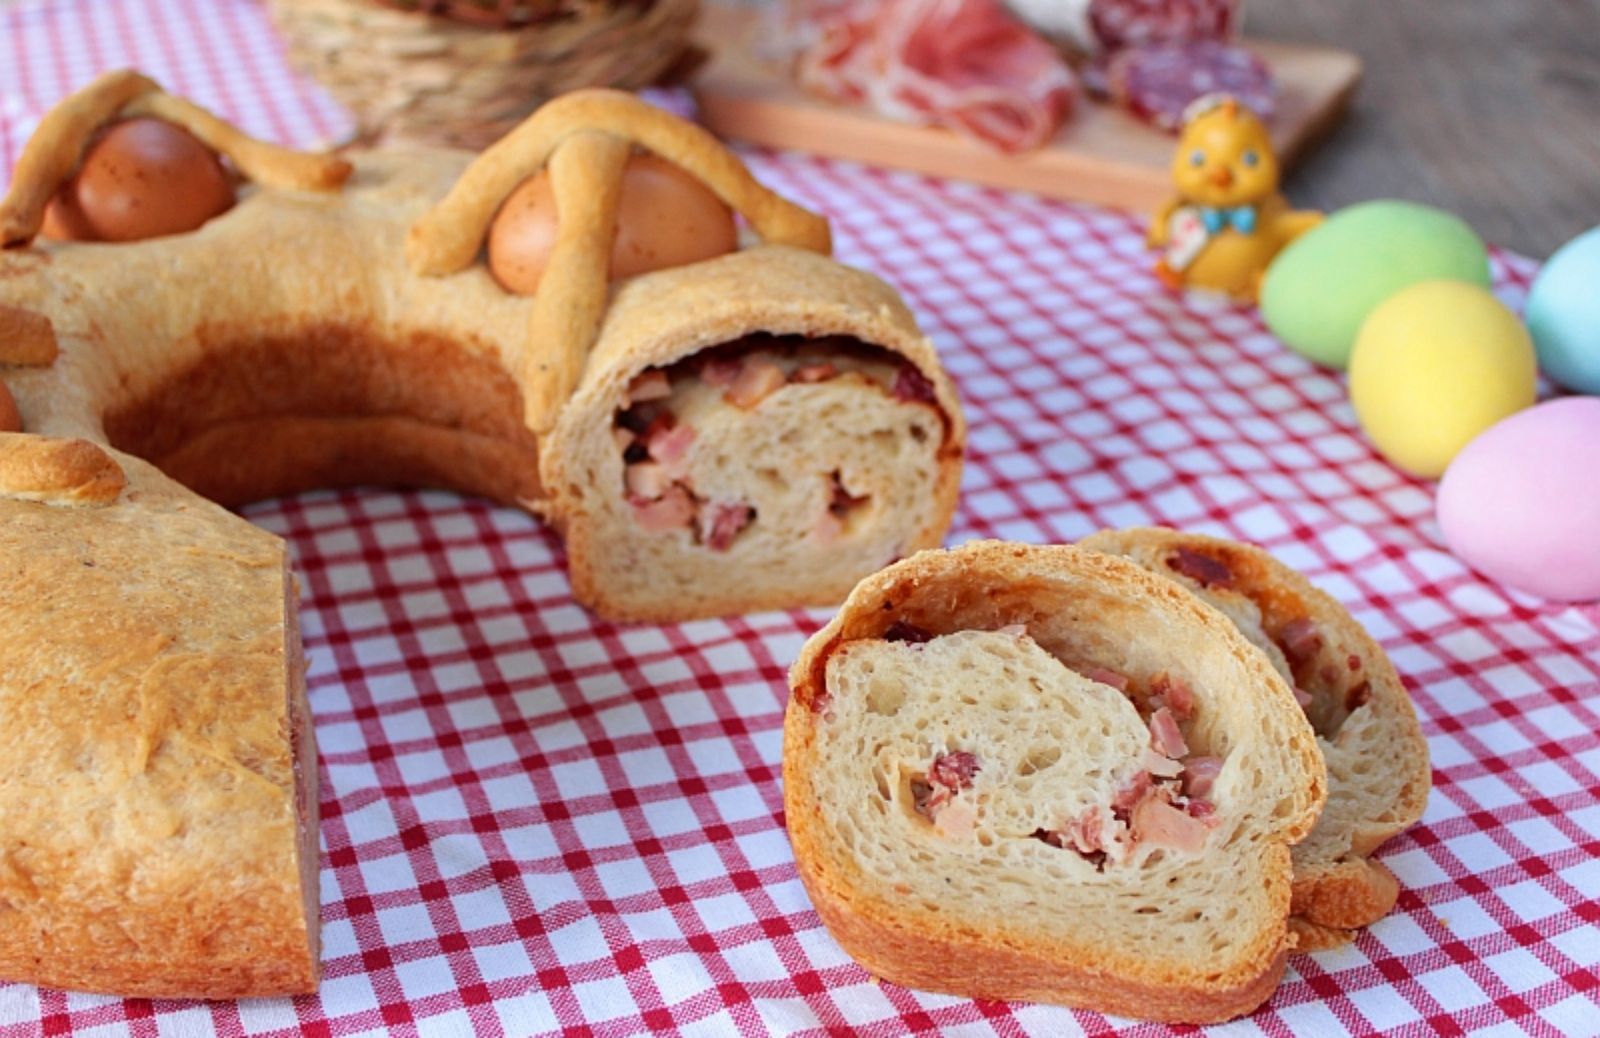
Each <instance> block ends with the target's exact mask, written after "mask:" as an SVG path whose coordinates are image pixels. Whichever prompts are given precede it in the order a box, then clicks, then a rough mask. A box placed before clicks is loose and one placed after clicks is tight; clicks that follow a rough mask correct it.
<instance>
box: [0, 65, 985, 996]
mask: <svg viewBox="0 0 1600 1038" xmlns="http://www.w3.org/2000/svg"><path fill="white" fill-rule="evenodd" d="M133 119H154V120H159V121H161V122H164V123H167V124H170V126H172V127H176V128H178V129H179V130H181V131H182V132H183V133H184V134H187V135H189V136H192V137H193V138H194V139H195V140H197V141H199V142H200V143H201V144H202V145H204V148H205V149H208V150H209V152H210V153H212V154H213V155H216V156H220V157H221V160H222V161H223V162H224V166H225V168H226V170H227V172H228V174H229V176H230V177H231V178H233V181H234V184H233V190H234V191H235V192H236V198H234V199H231V200H230V199H227V198H223V199H220V200H219V199H210V200H208V201H207V204H206V205H205V206H204V207H202V208H201V209H199V210H198V211H195V212H179V213H177V214H175V216H174V219H175V220H176V221H177V222H176V223H174V224H166V223H162V224H159V225H151V226H154V227H155V230H156V231H157V232H159V234H160V236H157V237H144V238H136V240H125V241H111V240H68V241H60V240H47V239H43V238H40V237H38V234H39V232H40V230H41V228H42V226H43V225H44V224H45V221H46V216H47V213H48V212H50V211H51V210H52V208H53V207H54V208H58V209H59V210H60V214H61V215H62V222H61V223H60V226H61V227H64V228H65V230H62V231H61V232H60V233H64V234H68V235H69V236H72V237H78V238H90V239H93V238H108V237H110V236H111V235H110V234H109V233H108V232H105V231H104V227H105V226H107V225H103V224H99V223H96V222H95V220H96V218H97V216H102V215H105V214H106V213H107V212H111V213H112V215H115V211H114V210H106V209H104V208H98V209H97V208H96V207H97V205H99V202H97V201H96V200H95V199H94V197H92V194H93V193H92V191H90V190H88V188H87V187H86V186H85V185H90V184H93V183H97V182H98V179H97V178H99V177H100V174H99V173H96V174H95V175H94V176H91V175H90V170H89V165H90V162H91V160H93V161H95V162H99V161H100V160H101V159H104V158H105V155H104V154H103V153H102V152H101V151H99V150H97V149H101V148H103V147H110V146H111V145H110V144H109V143H108V141H109V138H110V134H109V133H107V132H104V131H105V130H106V128H107V127H116V126H119V125H124V124H125V123H126V122H127V121H129V120H133ZM170 137H171V135H170V134H166V135H165V139H170ZM118 146H119V147H120V146H125V147H127V148H128V149H129V152H130V161H139V162H147V163H151V164H152V165H150V166H149V167H148V168H157V166H158V164H159V160H160V156H161V155H162V154H166V152H164V151H163V150H162V149H163V148H164V147H165V144H164V143H163V140H160V139H158V140H154V141H153V142H152V141H151V140H147V139H143V138H142V137H141V139H139V140H133V141H123V142H121V143H120V144H119V145H118ZM141 149H144V150H141ZM190 150H191V151H192V149H190ZM639 153H648V154H650V155H654V156H656V157H658V158H659V159H661V160H664V161H666V162H669V163H670V164H671V165H672V166H673V167H675V168H676V169H677V170H678V171H680V172H681V173H682V174H684V175H687V176H688V177H691V178H693V179H695V180H697V181H699V182H701V183H703V184H704V185H705V186H706V187H707V188H709V189H710V191H711V193H713V194H714V195H715V196H716V198H717V199H719V200H720V202H721V204H723V205H726V206H727V208H728V210H729V212H730V214H737V217H738V219H739V220H740V221H742V225H743V228H744V230H743V237H744V239H745V241H746V245H745V247H742V248H739V249H736V250H734V251H731V252H725V253H722V254H719V255H714V256H712V257H711V258H705V259H696V260H695V261H694V262H690V263H688V264H686V265H677V266H669V267H666V268H664V269H651V270H650V271H649V272H647V273H643V274H640V275H639V276H636V277H631V278H627V279H620V280H617V279H612V278H611V277H610V274H611V271H610V257H611V252H612V243H613V238H614V235H615V232H616V226H615V222H616V219H617V217H618V213H619V211H620V210H621V209H624V208H625V206H619V196H620V195H621V194H622V192H623V191H624V190H625V187H624V183H623V181H624V170H625V169H626V168H627V166H628V164H629V162H630V160H631V156H633V155H635V154H639ZM113 158H117V160H118V161H120V160H121V158H120V156H113ZM106 161H107V162H108V163H109V164H110V165H111V166H116V163H115V162H111V161H110V160H109V159H107V160H106ZM97 168H98V166H97ZM118 168H120V167H118ZM113 172H114V170H113ZM80 174H81V176H80ZM540 175H544V176H547V177H548V179H549V197H550V199H551V204H553V205H555V207H556V209H557V219H556V220H555V232H554V236H553V240H552V241H551V242H550V243H549V247H548V254H547V255H546V257H545V266H544V269H543V272H542V277H541V278H540V279H539V281H538V283H537V290H536V291H535V292H534V293H533V294H532V295H518V294H514V293H512V292H509V291H507V290H506V289H505V288H503V287H502V285H501V284H500V283H499V282H497V281H496V279H495V278H494V277H493V276H492V275H491V273H490V271H489V270H488V269H487V266H486V264H485V263H484V262H483V251H484V245H485V241H486V240H487V238H488V237H489V235H490V233H491V230H492V228H493V224H494V222H495V220H496V217H497V213H498V212H499V210H500V208H501V204H502V202H503V201H504V200H505V199H506V198H507V197H508V196H510V195H511V194H512V193H513V192H514V191H515V190H517V188H518V186H519V185H521V184H523V183H524V182H526V181H527V180H528V179H529V178H530V177H535V176H540ZM113 179H114V178H113ZM168 201H170V199H169V200H168ZM68 203H72V204H73V205H77V209H84V210H86V211H87V216H86V217H85V219H84V221H82V222H78V223H69V222H67V221H66V219H65V218H66V216H71V215H74V214H76V213H77V209H73V208H72V206H71V205H69V204H68ZM80 203H86V205H85V204H80ZM178 208H180V209H181V208H182V207H181V206H180V207H178ZM124 215H126V214H125V213H124ZM731 218H732V217H731V216H730V219H731ZM173 227H180V228H187V229H182V230H179V231H177V232H176V233H171V229H172V228H173ZM84 228H88V229H87V230H85V229H84ZM149 229H150V227H149V226H147V227H145V228H143V230H149ZM0 238H3V240H4V243H5V245H6V246H7V250H6V251H5V252H4V253H0V385H3V386H4V387H5V391H6V392H5V394H4V395H3V396H0V400H9V399H10V398H13V397H14V400H15V415H14V416H12V412H11V409H10V408H0V420H4V421H5V423H6V426H7V427H6V428H3V429H0V565H3V567H4V569H5V571H6V573H7V574H8V579H7V580H6V581H5V582H4V583H3V584H0V661H3V664H4V666H3V668H0V730H4V731H5V732H6V733H7V735H8V737H9V738H10V739H11V741H12V745H13V747H14V750H15V752H11V753H8V754H6V755H5V756H4V757H3V758H0V819H4V826H3V827H0V977H4V978H6V979H17V980H27V981H33V982H36V983H40V984H46V985H52V986H58V987H71V988H81V989H90V990H100V991H112V992H118V993H124V994H140V995H151V996H205V997H236V996H244V995H260V994H275V993H285V992H299V991H310V990H313V989H314V988H315V986H316V983H317V977H318V964H317V884H316V864H317V797H316V788H315V785H316V764H315V759H314V749H313V741H312V733H311V725H310V722H309V714H308V711H307V707H306V702H305V688H304V677H303V675H304V661H303V659H302V654H301V648H300V642H299V635H298V631H297V629H296V621H295V604H294V590H293V588H294V582H293V578H292V575H291V573H290V566H289V559H288V555H287V553H286V550H285V545H284V543H283V542H282V541H281V540H279V539H278V538H276V537H274V536H272V535H270V534H267V533H265V532H264V531H261V530H258V529H256V528H255V527H252V526H251V525H250V524H249V523H247V522H245V521H244V520H242V519H240V518H239V517H237V516H235V515H233V514H232V513H230V512H228V511H226V510H225V508H224V507H221V506H232V505H237V504H240V503H243V502H246V501H250V500H253V499H256V498H260V497H264V496H270V495H277V494H285V493H293V492H297V491H300V490H304V489H308V488H313V487H324V486H337V485H350V484H366V483H377V484H390V485H422V486H441V487H449V488H456V489H460V490H463V491H466V492H470V493H476V494H481V495H484V496H487V497H489V498H492V499H494V500H496V501H501V502H505V503H507V504H512V505H516V506H519V507H523V508H528V509H531V510H534V511H536V512H538V513H539V514H540V515H542V516H544V517H545V518H547V519H548V520H549V521H550V522H551V523H552V524H553V525H554V526H555V527H556V528H557V529H559V530H560V531H562V533H563V534H564V535H565V537H566V540H567V549H568V557H569V560H570V565H571V570H572V578H573V587H574V591H575V594H576V595H577V596H578V597H579V599H580V600H582V601H583V602H585V603H587V604H589V605H590V606H592V607H593V608H595V609H596V610H598V611H600V612H602V613H603V614H605V615H607V616H609V617H613V618H649V619H659V620H668V619H682V618H688V617H694V616H705V615H711V614H717V613H727V612H732V611H738V610H747V609H754V608H767V607H786V606H794V605H800V604H806V603H817V604H821V603H827V602H832V601H837V600H839V599H840V598H841V597H843V595H844V594H845V593H846V592H847V591H848V590H849V588H850V587H851V586H852V585H853V583H854V582H855V581H856V580H857V579H859V578H860V577H861V576H862V575H863V574H865V573H867V572H870V571H871V570H873V569H875V568H876V567H878V566H880V565H882V564H884V563H886V562H888V561H889V560H891V559H892V558H895V557H897V556H899V555H901V554H905V553H908V552H911V551H915V550H917V549H918V548H922V547H926V546H928V545H931V544H934V543H937V541H938V539H939V538H940V537H941V536H942V535H943V532H944V530H945V528H946V526H947V525H948V523H949V519H950V515H951V512H952V510H953V508H954V503H955V495H956V490H957V485H958V483H959V478H960V467H961V457H962V451H963V444H964V439H965V427H964V424H963V420H962V416H961V412H960V408H959V405H958V403H957V401H956V398H955V395H954V391H953V389H952V387H951V384H950V381H949V379H948V378H947V377H946V376H945V374H944V372H943V369H942V368H941V367H940V365H939V362H938V359H937V357H936V355H935V354H934V352H933V349H932V346H931V345H930V343H929V342H928V341H927V339H926V338H925V337H923V336H922V335H921V333H920V332H919V331H918V330H917V327H916V324H915V322H914V320H913V319H912V317H911V315H910V313H909V312H908V311H907V310H906V308H905V306H904V305H903V304H902V303H901V302H900V300H899V298H898V297H897V295H896V294H895V292H894V291H893V290H892V289H891V288H889V287H888V286H887V285H885V284H884V283H883V282H881V281H879V280H878V279H876V278H874V277H872V276H870V275H868V274H865V273H862V272H860V271H856V270H852V269H850V268H848V267H845V266H842V265H840V264H838V263H836V262H834V261H833V260H831V259H829V258H828V255H827V253H828V248H829V235H828V227H827V224H826V222H825V221H824V220H823V219H822V218H820V217H818V216H815V215H814V214H811V213H808V212H806V211H805V210H803V209H801V208H799V207H798V206H795V205H793V204H792V203H790V202H787V201H785V200H784V199H782V198H780V197H778V196H777V195H775V194H773V193H772V192H770V191H768V190H767V189H765V188H763V187H762V186H761V185H759V184H758V183H756V181H755V180H754V179H753V178H751V176H750V174H749V173H748V172H747V171H746V170H745V168H744V167H743V165H742V164H741V163H740V162H739V161H738V159H737V158H736V157H735V156H733V155H732V154H731V153H730V152H728V151H727V150H726V149H725V148H723V147H722V146H721V145H720V144H718V143H717V142H716V141H715V140H714V139H712V138H711V137H710V136H709V135H707V134H706V133H705V132H704V131H703V130H701V129H699V128H698V127H695V126H693V125H692V124H690V123H687V122H685V121H683V120H680V119H677V118H675V117H673V116H670V115H668V114H666V113H664V112H661V111H659V110H657V109H654V108H652V107H650V106H648V105H646V104H644V103H642V102H640V101H638V100H637V99H634V98H632V97H630V96H628V95H624V94H618V93H614V92H609V91H585V92H580V93H577V94H572V95H568V96H566V97H564V98H561V99H558V100H557V101H555V102H552V103H551V104H549V105H547V106H546V107H545V108H543V109H541V110H540V111H539V112H538V113H536V114H535V115H534V116H532V117H531V118H530V119H529V120H528V121H527V122H526V123H524V124H523V125H522V126H521V127H519V128H518V129H517V130H515V131H513V132H512V133H511V134H509V135H508V136H507V137H506V138H505V139H504V140H502V141H501V142H500V143H499V144H497V145H495V146H493V147H491V148H490V149H488V150H487V151H485V152H484V153H483V154H482V155H480V156H477V157H476V158H474V157H473V156H472V155H469V154H466V153H462V152H455V151H445V150H425V149H409V150H403V151H377V152H354V153H351V154H349V155H348V156H345V157H328V156H316V155H303V154H297V153H294V152H289V151H286V150H284V149H281V148H277V147H275V146H273V145H270V144H266V143H263V142H260V141H255V140H253V139H251V138H248V137H246V136H244V135H243V134H241V133H240V132H239V131H238V130H236V129H234V128H233V127H232V126H229V125H228V124H227V123H225V122H223V121H222V120H219V119H217V118H216V117H215V116H212V115H211V114H210V113H207V112H205V111H204V110H202V109H199V108H197V107H196V106H194V105H192V104H190V103H188V102H186V101H184V100H183V99H181V98H176V97H173V96H171V95H168V94H165V93H164V92H162V91H161V90H160V89H159V87H157V86H156V84H154V83H152V82H151V81H149V80H148V79H145V78H144V77H142V76H139V75H137V74H136V73H131V72H124V73H115V74H111V75H109V76H106V77H102V79H100V80H98V81H96V82H95V83H94V84H92V85H91V86H90V87H88V88H86V89H85V90H84V91H82V92H80V93H79V94H77V95H74V96H73V97H71V98H69V99H67V100H66V101H64V102H62V104H61V105H60V106H59V107H58V108H57V109H56V110H54V111H53V112H52V113H50V114H49V115H48V116H47V117H46V118H45V119H44V120H43V121H42V122H41V124H40V127H39V130H38V132H37V133H36V135H35V137H34V139H33V140H32V141H30V142H29V144H28V146H27V148H26V149H25V150H24V152H23V154H22V156H21V158H20V160H19V162H18V165H17V169H16V172H15V176H14V180H13V185H12V189H11V192H10V194H9V195H8V196H7V198H6V199H5V201H4V202H3V203H0ZM695 255H698V254H695ZM713 563H720V564H713Z"/></svg>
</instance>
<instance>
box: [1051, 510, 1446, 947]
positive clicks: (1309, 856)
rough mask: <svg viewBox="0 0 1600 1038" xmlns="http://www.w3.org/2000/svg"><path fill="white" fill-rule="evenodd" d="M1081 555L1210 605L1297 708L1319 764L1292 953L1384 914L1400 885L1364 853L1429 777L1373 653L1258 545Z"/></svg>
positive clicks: (1149, 531) (1415, 803)
mask: <svg viewBox="0 0 1600 1038" xmlns="http://www.w3.org/2000/svg"><path fill="white" fill-rule="evenodd" d="M1082 546H1083V547H1086V548H1093V549H1095V550H1098V551H1105V552H1111V553H1114V554H1117V555H1123V556H1126V557H1128V558H1130V559H1132V560H1133V561H1134V562H1137V563H1138V564H1139V565H1141V566H1144V567H1145V568H1146V569H1148V570H1150V571H1151V572H1153V573H1157V574H1160V575H1161V576H1163V577H1165V578H1168V579H1171V580H1174V581H1177V582H1179V583H1181V584H1182V585H1184V586H1185V587H1187V588H1189V589H1190V590H1191V591H1193V592H1195V593H1196V594H1198V595H1199V596H1200V597H1201V598H1203V599H1205V600H1206V601H1207V602H1210V603H1211V604H1212V605H1213V606H1215V607H1216V608H1218V609H1219V610H1221V611H1222V612H1223V613H1225V614H1226V615H1227V616H1228V618H1229V619H1231V620H1232V621H1233V622H1234V623H1235V624H1236V625H1237V626H1238V628H1239V630H1240V632H1242V633H1243V634H1244V636H1245V637H1246V638H1248V639H1249V640H1250V642H1251V643H1252V644H1254V645H1255V646H1256V647H1257V648H1258V649H1260V650H1261V652H1262V653H1263V654H1264V655H1265V657H1266V658H1267V659H1268V660H1270V661H1271V663H1272V666H1273V667H1274V668H1275V669H1276V670H1277V671H1278V672H1279V673H1280V674H1281V675H1282V676H1283V677H1284V679H1285V680H1287V681H1288V682H1290V683H1291V685H1292V686H1293V687H1294V689H1295V693H1296V695H1297V697H1298V698H1299V699H1300V700H1301V701H1302V703H1303V705H1304V708H1305V711H1306V715H1307V716H1308V717H1309V718H1310V720H1311V724H1312V727H1313V728H1314V729H1315V730H1316V733H1317V744H1318V746H1320V747H1321V749H1322V753H1323V756H1324V757H1325V758H1326V760H1327V766H1328V804H1327V807H1325V808H1324V809H1323V812H1322V817H1321V819H1320V820H1319V821H1318V823H1317V827H1316V828H1315V829H1313V830H1312V832H1311V835H1310V836H1308V837H1306V839H1305V840H1304V841H1303V842H1301V843H1300V844H1298V845H1296V847H1295V849H1294V911H1295V919H1294V920H1293V925H1294V926H1295V929H1296V931H1297V933H1299V934H1300V937H1301V942H1300V943H1301V947H1302V949H1306V948H1315V947H1326V946H1328V945H1329V944H1336V943H1339V942H1340V941H1341V940H1343V939H1347V938H1348V937H1349V934H1348V932H1347V931H1348V930H1349V929H1351V928H1354V927H1360V926H1366V925H1367V924H1368V923H1371V922H1374V921H1376V920H1377V919H1379V918H1381V917H1382V916H1383V915H1384V914H1386V913H1387V912H1388V911H1389V909H1390V908H1392V907H1394V902H1395V898H1396V896H1397V894H1398V893H1399V887H1398V884H1397V883H1396V882H1395V879H1394V877H1393V876H1392V875H1391V874H1390V873H1389V871H1388V870H1387V869H1385V868H1384V867H1383V866H1382V865H1380V864H1378V863H1376V862H1373V861H1369V860H1368V855H1370V854H1371V853H1372V852H1373V851H1374V850H1376V849H1377V847H1378V846H1379V845H1380V844H1382V843H1383V842H1384V841H1385V840H1387V839H1389V837H1391V836H1394V835H1395V834H1397V833H1399V832H1401V831H1402V830H1404V829H1406V828H1407V827H1409V826H1410V825H1411V824H1412V823H1414V822H1416V820H1417V819H1418V818H1420V817H1422V811H1423V808H1424V807H1425V806H1426V805H1427V800H1428V789H1429V787H1430V785H1431V780H1432V771H1431V768H1430V767H1429V763H1428V744H1427V741H1426V740H1425V739H1424V738H1423V736H1422V729H1421V726H1420V725H1419V724H1418V723H1417V713H1416V709H1415V708H1414V707H1413V706H1412V703H1411V697H1410V696H1409V695H1407V693H1406V690H1405V686H1404V685H1402V684H1401V683H1400V677H1399V675H1398V674H1396V673H1395V669H1394V665H1393V664H1392V663H1390V662H1389V657H1388V656H1387V655H1385V654H1384V651H1383V649H1382V647H1380V646H1379V645H1378V643H1377V642H1375V641H1373V639H1372V638H1371V636H1370V635H1368V634H1367V632H1366V631H1365V630H1364V629H1363V628H1362V627H1361V625H1360V624H1359V623H1357V622H1356V620H1355V618H1354V617H1352V616H1351V615H1350V614H1349V612H1347V611H1346V610H1345V609H1344V607H1343V606H1341V605H1340V604H1339V603H1338V602H1336V601H1335V600H1334V599H1333V598H1331V597H1329V596H1328V595H1327V594H1325V593H1324V592H1322V591H1319V590H1318V589H1317V588H1315V587H1313V586H1312V584H1311V582H1310V581H1308V580H1306V578H1305V577H1303V576H1301V575H1300V574H1299V573H1297V572H1295V571H1294V570H1293V569H1291V568H1289V567H1288V566H1286V565H1284V564H1283V563H1281V562H1279V561H1278V560H1277V559H1275V558H1273V557H1272V556H1271V555H1269V554H1267V553H1266V552H1264V551H1262V550H1261V549H1259V548H1255V547H1252V546H1250V545H1247V544H1239V543H1236V542H1234V541H1227V540H1221V539H1219V538H1215V537H1206V536H1202V535H1200V534H1188V533H1180V532H1178V531H1176V530H1167V529H1161V528H1142V529H1131V530H1106V531H1103V532H1101V533H1098V534H1095V535H1094V536H1092V537H1090V538H1088V539H1087V540H1085V541H1083V542H1082ZM1307 924H1309V925H1307Z"/></svg>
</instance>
